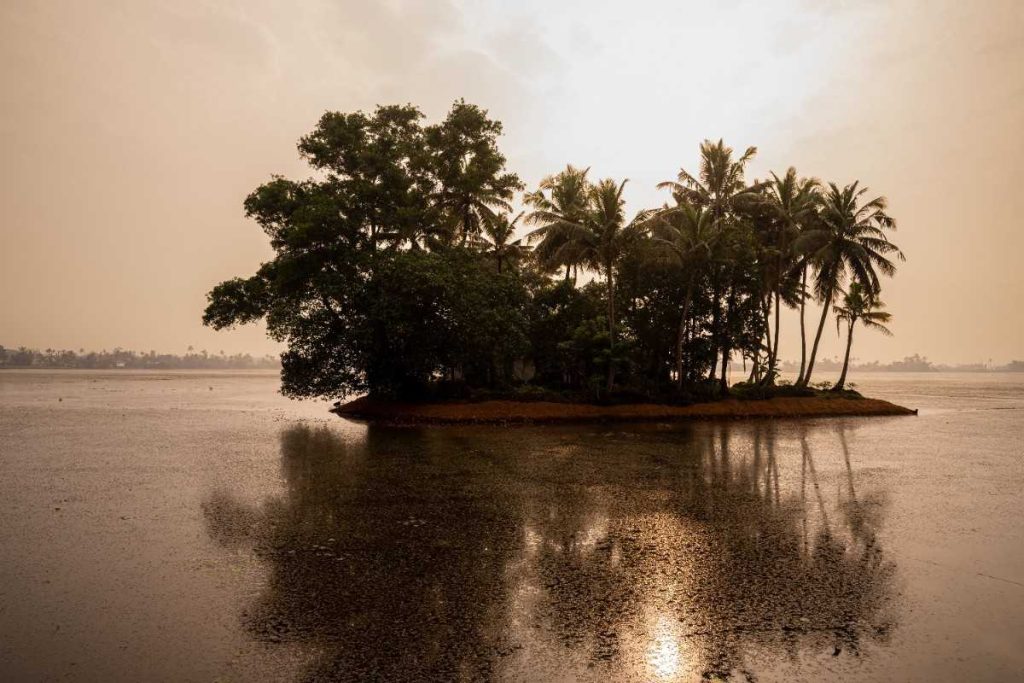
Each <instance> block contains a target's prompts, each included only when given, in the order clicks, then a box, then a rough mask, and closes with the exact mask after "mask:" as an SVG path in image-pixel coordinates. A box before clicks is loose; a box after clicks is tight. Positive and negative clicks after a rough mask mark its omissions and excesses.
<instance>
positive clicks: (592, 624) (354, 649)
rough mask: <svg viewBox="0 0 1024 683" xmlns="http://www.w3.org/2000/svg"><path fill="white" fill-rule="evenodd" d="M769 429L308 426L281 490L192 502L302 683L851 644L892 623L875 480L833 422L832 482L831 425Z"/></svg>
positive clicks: (691, 663)
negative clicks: (257, 570) (868, 486)
mask: <svg viewBox="0 0 1024 683" xmlns="http://www.w3.org/2000/svg"><path fill="white" fill-rule="evenodd" d="M778 429H779V428H777V427H775V426H773V425H772V424H771V423H763V424H760V425H758V426H756V427H752V428H742V429H740V428H737V427H735V426H733V425H725V426H721V427H713V426H708V425H701V426H699V428H695V429H693V430H687V431H678V430H674V431H672V432H670V433H661V432H658V431H653V430H647V431H643V430H638V431H637V432H636V433H634V434H619V435H618V436H615V437H613V438H603V435H601V434H599V433H590V434H580V433H578V432H572V431H566V430H561V431H560V430H540V429H537V430H532V429H522V430H514V431H506V432H500V431H496V430H482V429H477V430H461V431H460V430H426V431H417V430H379V429H370V430H369V432H368V435H367V438H366V440H365V442H360V443H357V444H346V443H344V442H343V441H341V440H340V439H339V438H338V437H337V436H335V435H334V433H332V432H331V431H329V430H327V429H310V428H306V427H297V428H292V429H289V430H286V431H285V432H284V433H283V435H282V443H281V450H282V468H283V474H284V479H285V481H286V485H287V489H286V493H285V495H283V496H282V497H280V498H272V499H270V500H267V501H266V502H264V503H263V504H262V505H260V506H258V507H247V506H245V505H241V504H239V503H238V502H237V501H236V500H235V499H233V498H232V497H231V496H230V495H228V494H226V493H224V492H218V493H214V494H211V496H210V497H209V498H208V499H207V500H206V502H205V506H204V507H205V513H206V519H207V522H208V527H209V529H210V533H211V535H212V536H213V537H214V538H215V539H217V540H218V541H219V542H221V543H224V544H225V545H244V544H250V545H251V546H252V547H253V548H254V550H255V552H257V553H258V554H259V555H260V556H261V557H263V558H264V559H265V560H266V563H267V565H268V567H269V569H270V576H269V579H268V584H267V586H266V589H265V590H264V591H263V593H262V594H261V596H260V598H259V599H258V600H257V601H256V603H255V604H254V605H253V607H252V608H250V609H249V610H248V613H247V616H246V617H245V620H246V624H247V626H248V628H249V629H250V631H251V632H252V633H253V634H254V636H256V637H258V638H260V639H263V640H269V641H277V640H284V641H293V642H299V643H302V644H305V645H308V646H310V650H311V651H312V652H315V653H317V655H316V657H315V661H314V662H313V664H312V665H311V666H310V667H309V668H308V669H307V670H306V671H305V677H306V678H307V679H311V680H315V679H332V678H334V679H342V680H346V679H389V680H394V679H409V678H431V679H474V678H489V677H492V676H493V677H498V676H500V675H502V674H508V675H516V674H527V673H529V672H534V673H535V674H536V673H537V672H538V671H543V670H544V668H543V667H548V669H547V670H548V671H549V672H555V671H558V672H561V673H562V674H564V673H565V672H566V671H567V670H569V669H572V670H573V671H575V672H576V673H574V674H572V675H570V676H569V677H570V678H572V677H576V678H578V677H593V678H606V677H609V676H611V677H615V678H626V677H636V678H639V679H650V678H664V679H671V678H676V677H687V676H702V675H703V676H705V677H713V676H716V675H717V676H723V677H728V676H743V675H744V674H749V675H750V676H753V674H754V673H755V672H756V671H757V670H760V669H763V668H764V667H765V666H766V662H771V661H776V660H777V661H783V662H784V661H787V660H788V659H792V658H796V657H797V656H798V655H800V654H802V653H808V652H810V653H815V654H820V653H827V654H830V655H833V654H834V655H837V656H838V655H843V656H847V657H849V656H857V654H858V653H859V651H860V650H861V647H862V645H863V643H864V642H865V640H873V641H880V642H884V640H885V638H886V636H887V633H888V630H889V629H890V627H891V624H892V622H893V610H892V609H891V605H890V600H891V597H890V596H891V592H892V577H893V566H892V564H891V563H890V562H888V561H887V560H886V559H885V558H884V555H883V552H882V550H881V548H880V546H879V544H878V542H877V540H876V536H877V532H878V530H879V528H880V526H881V524H882V522H883V520H884V509H885V500H884V496H882V495H881V494H880V493H879V492H878V491H877V490H874V491H866V492H861V491H859V490H858V487H857V486H856V482H855V475H854V470H853V466H852V464H851V462H850V458H851V456H850V452H849V448H848V444H847V440H846V438H847V437H846V433H845V431H843V430H839V432H838V435H836V439H835V442H836V446H837V447H836V448H831V447H830V448H829V449H828V458H827V459H828V460H829V463H828V465H829V466H831V465H833V464H835V463H840V462H841V467H840V469H839V470H837V471H839V472H841V473H842V483H843V485H844V486H843V490H842V492H841V495H839V497H838V498H837V497H836V492H835V491H834V490H832V489H831V487H830V489H829V491H828V492H826V491H825V490H824V488H825V484H824V482H823V481H822V479H823V477H822V474H821V471H820V470H821V467H822V465H821V462H819V461H821V460H823V458H822V456H820V455H815V453H814V452H813V451H814V450H815V449H814V448H812V443H814V442H815V438H818V437H821V436H822V435H821V433H820V432H816V433H815V434H808V433H805V432H804V431H801V428H798V427H787V428H785V432H784V433H783V434H779V433H778ZM825 436H829V435H825ZM812 437H813V438H812ZM783 446H784V447H785V449H786V453H785V458H784V460H783V462H782V463H780V460H779V457H778V453H777V451H778V450H779V449H780V448H782V447H783ZM535 677H543V674H542V673H541V674H539V675H536V676H535Z"/></svg>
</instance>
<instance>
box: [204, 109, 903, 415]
mask: <svg viewBox="0 0 1024 683" xmlns="http://www.w3.org/2000/svg"><path fill="white" fill-rule="evenodd" d="M423 118H424V116H423V114H422V113H421V112H420V110H419V109H417V108H416V107H414V106H411V105H396V106H381V107H378V108H377V109H376V110H375V111H374V112H372V113H369V114H368V113H364V112H354V113H340V112H328V113H326V114H324V115H323V117H321V119H320V121H319V122H318V124H317V125H316V127H315V128H314V130H313V131H312V132H311V133H310V134H309V135H307V136H305V137H303V138H302V139H301V140H300V141H299V145H298V147H299V153H300V155H301V156H302V157H303V159H305V160H306V161H307V162H308V163H309V165H310V166H311V167H312V170H313V175H312V176H311V177H309V178H307V179H304V180H289V179H286V178H283V177H281V176H273V177H272V178H271V180H270V181H269V182H267V183H265V184H263V185H261V186H260V187H258V188H257V189H256V190H255V191H253V193H252V194H250V195H249V197H248V198H246V200H245V211H246V214H247V215H248V216H249V217H251V218H253V219H255V221H256V222H257V223H258V224H259V225H260V226H261V227H262V229H263V230H264V232H265V233H266V234H267V236H268V237H269V239H270V244H271V247H272V248H273V250H274V257H273V258H272V259H271V260H269V261H267V262H266V263H264V264H262V266H261V267H260V268H259V269H258V271H257V272H256V273H255V274H254V275H252V276H250V277H248V278H234V279H231V280H227V281H225V282H222V283H221V284H219V285H217V286H216V287H214V288H213V289H212V290H211V291H210V293H209V295H208V306H207V308H206V311H205V314H204V317H203V322H204V323H205V324H206V325H209V326H212V327H214V328H216V329H222V328H229V327H232V326H234V325H237V324H243V323H251V322H255V321H263V322H265V324H266V326H267V330H268V333H269V334H270V335H271V336H272V337H273V338H274V339H277V340H278V341H281V342H284V343H286V344H287V350H286V351H285V352H284V353H283V354H282V356H281V380H282V392H283V393H284V394H285V395H287V396H290V397H293V398H330V399H335V400H337V401H338V403H337V404H336V408H335V412H336V413H337V414H339V415H342V416H344V417H350V418H358V419H368V420H383V421H389V422H405V423H477V422H479V423H516V422H570V421H594V420H597V421H627V420H628V421H635V420H678V419H696V418H721V417H726V418H757V417H811V416H847V415H905V414H912V413H913V411H911V410H908V409H906V408H902V407H900V406H896V405H893V404H891V403H888V402H885V401H879V400H874V399H869V398H864V397H862V396H860V394H858V393H857V392H855V391H853V390H852V387H849V386H848V384H847V372H848V369H849V364H850V350H851V348H852V345H853V339H854V334H855V332H857V331H859V330H874V331H876V332H880V333H882V334H890V332H889V329H888V327H887V324H888V323H889V321H890V320H891V315H890V314H889V313H888V312H886V311H885V305H884V304H883V303H882V301H881V299H880V294H881V290H882V280H883V278H886V277H892V276H893V275H894V274H895V273H896V266H897V263H898V262H900V261H902V260H904V256H903V253H902V252H901V251H900V249H899V248H898V247H897V246H896V245H895V244H894V243H893V242H892V241H891V239H890V233H891V232H892V231H893V230H895V227H896V223H895V221H894V220H893V218H892V217H891V216H890V215H889V214H888V212H887V201H886V199H885V198H884V197H881V196H872V195H869V194H867V192H868V190H867V188H866V187H863V186H862V185H861V184H860V182H859V181H853V182H849V183H843V184H840V183H834V182H822V181H820V180H818V179H816V178H814V177H805V176H801V175H799V174H798V173H797V171H796V170H795V169H794V168H792V167H789V168H787V169H786V170H784V171H781V172H779V173H774V172H773V173H770V174H769V177H768V178H765V179H754V180H752V181H748V180H747V179H746V169H747V166H748V164H749V162H750V161H751V160H752V159H753V158H754V157H755V155H756V154H757V149H756V148H754V147H750V148H747V149H746V150H744V151H743V152H742V153H736V152H734V150H733V149H732V148H730V147H729V146H727V145H726V144H725V143H724V142H723V141H722V140H718V141H717V142H716V141H712V140H705V141H704V142H703V143H701V144H700V145H699V149H698V155H697V165H696V167H695V168H694V170H693V172H690V171H688V170H686V167H685V165H684V167H683V168H681V169H679V170H678V172H677V173H676V175H675V177H674V178H673V179H671V180H668V181H666V182H663V183H661V184H659V185H658V189H660V190H662V191H664V192H666V193H667V201H665V203H664V204H662V205H661V206H658V207H651V208H644V209H641V210H639V211H637V212H636V213H634V214H633V215H632V216H629V215H628V214H627V211H626V201H625V198H624V191H625V188H626V182H627V181H625V180H621V181H620V180H616V179H612V178H605V179H595V178H594V177H593V176H592V174H591V171H590V169H589V168H587V167H582V166H573V165H567V166H566V167H565V168H564V169H563V170H561V171H559V172H557V173H554V174H552V175H549V176H547V177H545V178H543V179H542V180H541V181H540V182H539V183H538V184H537V186H536V187H535V188H534V189H532V190H529V191H527V186H526V183H524V182H523V181H522V180H521V179H520V177H519V176H518V175H517V174H515V173H512V172H510V171H508V170H507V169H506V158H505V156H504V155H503V154H502V152H501V151H500V149H499V146H498V140H499V137H500V135H501V133H502V125H501V123H500V122H498V121H495V120H493V119H492V118H490V117H489V115H488V113H487V111H485V110H483V109H481V108H479V107H477V106H475V105H472V104H468V103H466V102H464V101H462V100H459V101H457V102H455V104H454V105H453V106H452V108H451V110H450V112H449V113H448V115H447V117H446V118H445V119H444V120H442V121H440V122H437V123H433V124H425V123H424V121H423ZM783 308H790V309H792V310H793V311H794V312H795V315H796V316H798V319H799V330H796V329H795V328H796V325H795V324H794V325H793V326H792V327H793V328H794V329H791V330H788V331H787V333H786V335H783V334H782V329H781V328H782V327H783V324H782V319H781V311H782V309H783ZM830 315H831V317H832V319H833V320H834V322H835V324H836V329H837V332H839V333H840V335H841V337H842V339H843V341H844V342H845V356H844V358H843V362H842V366H841V367H842V369H841V371H840V372H839V375H838V377H837V378H836V379H835V380H834V381H821V379H820V378H815V375H814V371H815V361H816V359H818V352H819V345H820V342H821V339H822V334H823V332H824V330H825V327H826V324H827V321H828V319H829V317H830ZM797 332H798V334H797ZM784 342H785V343H786V344H788V345H789V346H788V347H787V348H789V349H791V352H793V353H795V352H794V351H793V350H795V349H796V348H799V350H800V363H799V371H798V372H797V376H796V380H795V381H794V382H793V383H791V384H790V383H785V382H782V381H780V367H781V364H782V363H781V354H780V348H781V346H782V344H783V343H784ZM797 344H799V346H797ZM794 362H795V361H794ZM737 370H739V372H737ZM735 376H741V377H743V378H744V379H743V381H741V382H736V383H734V384H731V385H730V377H735ZM812 378H814V379H818V381H816V382H812ZM351 396H362V398H356V399H355V400H353V401H351V402H348V403H345V402H344V401H345V399H347V398H348V397H351Z"/></svg>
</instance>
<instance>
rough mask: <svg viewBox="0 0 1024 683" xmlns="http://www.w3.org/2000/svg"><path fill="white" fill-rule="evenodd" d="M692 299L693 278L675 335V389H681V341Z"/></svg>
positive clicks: (688, 287)
mask: <svg viewBox="0 0 1024 683" xmlns="http://www.w3.org/2000/svg"><path fill="white" fill-rule="evenodd" d="M692 298H693V278H692V277H691V278H690V283H689V284H688V285H687V286H686V299H685V300H684V301H683V314H682V316H680V318H679V333H678V334H677V335H676V389H682V388H683V339H684V337H685V336H686V321H687V319H688V318H689V317H690V301H691V299H692Z"/></svg>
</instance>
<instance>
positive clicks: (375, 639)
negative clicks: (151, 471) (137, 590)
mask: <svg viewBox="0 0 1024 683" xmlns="http://www.w3.org/2000/svg"><path fill="white" fill-rule="evenodd" d="M391 437H392V438H387V439H383V440H380V439H375V438H374V435H373V433H371V435H370V437H369V439H368V441H367V442H366V443H362V444H358V445H354V446H353V445H350V444H346V443H345V442H343V441H342V440H341V439H339V438H338V437H337V436H336V435H335V434H334V433H332V432H331V431H329V430H328V429H310V428H307V427H295V428H292V429H289V430H287V431H285V432H284V433H283V435H282V439H281V460H282V472H283V475H284V479H285V482H286V486H287V491H286V494H285V495H284V496H283V497H281V498H272V499H270V500H267V501H266V502H265V503H264V504H262V506H260V507H259V508H258V509H257V510H254V509H251V508H247V507H245V506H244V505H240V504H238V503H237V502H233V501H232V500H231V498H230V496H228V495H226V494H224V493H222V492H221V493H217V494H214V495H212V496H211V497H210V498H208V499H207V501H206V504H205V510H204V511H205V513H206V520H207V524H208V527H209V529H210V531H211V534H212V535H213V536H214V537H215V538H217V539H219V540H220V541H221V542H224V543H242V542H246V541H248V542H249V543H251V544H252V547H253V548H254V549H255V552H257V553H258V554H259V555H260V556H261V557H262V558H264V559H265V560H266V563H267V565H268V566H269V569H270V575H269V579H268V582H267V586H266V588H265V590H264V591H263V593H262V595H261V596H260V597H259V599H258V600H257V601H256V603H255V604H254V605H253V606H252V607H251V608H250V609H249V610H247V614H246V616H245V622H246V625H247V627H248V628H249V630H250V631H251V633H252V634H253V635H254V636H255V637H257V638H258V639H261V640H264V641H271V642H277V641H285V642H297V643H302V644H304V645H307V646H310V650H311V651H312V652H315V653H317V654H316V656H315V657H314V661H313V662H312V664H311V665H310V666H309V667H308V668H307V669H306V670H305V672H304V674H303V676H302V678H303V679H305V680H389V681H391V680H410V679H429V680H452V679H456V678H462V677H470V678H479V677H481V676H486V675H487V672H488V671H489V670H490V668H491V666H492V665H493V663H494V661H495V653H501V652H504V648H506V647H507V644H506V643H505V642H504V641H503V640H502V634H501V631H500V629H497V630H491V631H488V628H487V627H488V625H489V624H491V623H493V622H494V620H495V618H496V616H500V614H496V613H497V612H498V611H499V610H500V605H501V603H502V586H503V581H502V569H503V567H504V565H505V564H506V563H507V561H508V557H507V553H506V552H505V551H506V549H507V548H508V547H510V545H509V542H508V539H509V538H510V537H515V536H517V534H518V529H517V525H516V522H515V521H514V520H511V519H508V518H507V516H506V514H505V507H506V504H505V503H504V501H503V499H502V497H501V495H500V493H497V492H494V491H492V490H482V489H480V488H479V487H476V486H474V484H473V482H472V481H466V482H465V483H466V486H460V487H459V489H458V490H457V491H455V492H452V491H451V489H450V482H449V480H448V478H449V477H451V476H452V475H453V474H454V473H453V472H451V471H450V470H443V469H436V468H434V467H433V466H432V463H431V460H432V459H431V457H430V455H429V453H424V451H423V449H421V448H419V447H418V445H417V439H416V437H415V433H412V432H409V433H405V434H401V433H397V434H392V435H391Z"/></svg>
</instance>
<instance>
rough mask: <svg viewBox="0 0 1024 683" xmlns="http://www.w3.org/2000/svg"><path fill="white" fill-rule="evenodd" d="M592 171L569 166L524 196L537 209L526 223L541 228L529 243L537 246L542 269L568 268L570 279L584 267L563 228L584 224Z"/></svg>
mask: <svg viewBox="0 0 1024 683" xmlns="http://www.w3.org/2000/svg"><path fill="white" fill-rule="evenodd" d="M589 171H590V169H589V168H583V169H580V168H576V167H574V166H572V165H571V164H570V165H567V166H566V167H565V170H564V171H561V172H559V173H556V174H555V175H551V176H548V177H546V178H544V179H543V180H542V181H541V182H540V187H539V188H538V189H537V190H536V191H534V192H530V193H528V194H527V195H526V196H525V197H524V200H525V202H526V204H527V205H529V206H531V207H532V208H533V211H531V212H530V213H529V214H527V215H526V222H527V223H529V224H530V225H536V226H539V227H538V228H537V229H536V230H534V231H533V232H531V233H530V234H529V235H527V237H526V241H527V242H528V243H533V242H536V243H537V245H536V247H535V249H534V252H533V253H534V256H535V257H536V259H537V262H538V264H540V266H541V267H542V268H544V269H545V270H547V271H549V272H552V271H555V270H557V269H559V268H563V267H564V268H565V278H566V279H567V280H568V279H569V274H570V272H571V271H572V270H573V269H574V268H579V266H580V265H581V264H580V258H579V255H578V254H576V253H575V252H574V250H573V249H571V248H568V247H567V246H566V242H565V231H564V230H562V229H561V228H560V226H563V225H566V224H570V223H574V224H578V223H581V222H582V220H583V214H584V212H585V211H586V209H587V202H588V198H589V195H590V189H591V185H590V181H589V180H587V173H588V172H589Z"/></svg>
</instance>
